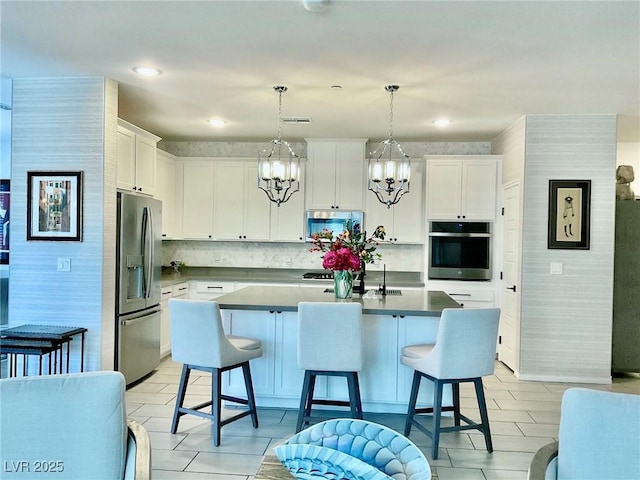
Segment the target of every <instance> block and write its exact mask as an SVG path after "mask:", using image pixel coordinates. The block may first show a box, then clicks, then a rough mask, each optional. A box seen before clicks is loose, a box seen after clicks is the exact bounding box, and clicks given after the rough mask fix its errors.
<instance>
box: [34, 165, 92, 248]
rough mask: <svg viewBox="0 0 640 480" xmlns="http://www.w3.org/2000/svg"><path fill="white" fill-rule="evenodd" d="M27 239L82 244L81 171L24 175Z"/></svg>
mask: <svg viewBox="0 0 640 480" xmlns="http://www.w3.org/2000/svg"><path fill="white" fill-rule="evenodd" d="M27 240H62V241H72V242H80V241H82V172H27Z"/></svg>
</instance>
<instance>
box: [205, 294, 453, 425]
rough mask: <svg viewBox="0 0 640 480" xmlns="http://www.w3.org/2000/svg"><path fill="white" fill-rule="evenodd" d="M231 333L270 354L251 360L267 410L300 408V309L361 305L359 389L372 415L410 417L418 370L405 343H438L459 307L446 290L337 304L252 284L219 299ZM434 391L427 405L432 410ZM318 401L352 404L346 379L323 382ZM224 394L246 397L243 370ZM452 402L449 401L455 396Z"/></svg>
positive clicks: (424, 398) (426, 392) (426, 394)
mask: <svg viewBox="0 0 640 480" xmlns="http://www.w3.org/2000/svg"><path fill="white" fill-rule="evenodd" d="M216 301H217V302H218V304H219V305H220V308H221V310H222V317H223V322H224V326H225V331H226V332H227V333H228V334H232V335H241V336H247V337H253V338H258V339H260V340H261V341H262V344H263V350H264V354H263V356H262V357H261V358H258V359H255V360H252V361H251V370H252V376H253V386H254V391H255V396H256V402H257V404H258V406H261V407H280V408H298V404H299V401H300V395H301V392H302V380H303V377H304V372H303V371H302V370H299V369H298V365H297V306H298V303H299V302H301V301H311V302H321V301H325V302H334V301H337V302H345V301H351V302H359V303H361V304H362V307H363V354H364V367H363V370H362V372H360V390H361V394H362V403H363V408H364V410H365V412H390V413H404V412H405V411H406V406H407V401H408V399H409V393H410V390H411V380H412V374H413V372H412V370H411V369H409V368H407V367H405V366H404V365H401V364H400V361H399V358H400V352H401V350H402V347H404V346H405V345H412V344H417V343H433V342H434V341H435V339H436V333H437V330H438V322H439V318H440V313H441V312H442V310H443V309H444V308H459V307H460V305H459V304H458V303H457V302H455V301H454V300H453V299H451V298H450V297H449V296H448V295H447V294H445V293H444V292H437V291H428V290H424V289H421V290H407V291H403V292H402V293H401V295H387V296H386V297H382V296H376V297H374V298H363V297H361V296H359V295H354V297H353V298H352V299H350V300H336V299H335V298H334V296H333V293H325V288H324V287H275V286H251V287H246V288H243V289H241V290H238V291H236V292H233V293H229V294H226V295H223V296H221V297H219V298H217V299H216ZM429 387H430V386H429V385H424V386H423V387H422V388H421V392H420V393H421V402H423V404H426V405H429V404H431V397H432V390H431V388H429ZM315 390H316V397H317V398H332V399H347V398H348V393H347V386H346V382H345V381H344V379H343V378H332V377H329V378H319V379H318V382H317V384H316V389H315ZM225 391H226V392H227V393H229V394H232V395H244V394H245V391H244V380H243V378H242V375H241V373H240V372H237V373H236V372H231V374H230V375H228V376H227V377H226V378H225ZM447 397H448V395H447V396H445V402H448V401H449V398H447Z"/></svg>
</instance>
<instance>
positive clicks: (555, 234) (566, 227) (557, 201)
mask: <svg viewBox="0 0 640 480" xmlns="http://www.w3.org/2000/svg"><path fill="white" fill-rule="evenodd" d="M590 221H591V180H549V223H548V237H547V248H549V249H569V250H576V249H577V250H589V237H590V231H591V225H590Z"/></svg>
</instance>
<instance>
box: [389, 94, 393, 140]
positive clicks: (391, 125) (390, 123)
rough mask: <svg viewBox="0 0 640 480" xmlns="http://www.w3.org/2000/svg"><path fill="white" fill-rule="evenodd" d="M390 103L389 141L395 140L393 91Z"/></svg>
mask: <svg viewBox="0 0 640 480" xmlns="http://www.w3.org/2000/svg"><path fill="white" fill-rule="evenodd" d="M390 96H391V100H390V101H389V140H392V139H393V91H391V94H390Z"/></svg>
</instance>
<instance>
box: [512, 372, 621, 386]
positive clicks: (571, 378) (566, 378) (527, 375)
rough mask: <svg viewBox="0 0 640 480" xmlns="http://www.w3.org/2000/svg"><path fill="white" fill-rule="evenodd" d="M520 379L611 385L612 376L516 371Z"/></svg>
mask: <svg viewBox="0 0 640 480" xmlns="http://www.w3.org/2000/svg"><path fill="white" fill-rule="evenodd" d="M515 375H516V378H517V379H518V380H523V381H530V382H549V383H593V384H598V385H610V384H611V376H607V377H574V376H565V375H537V374H530V373H520V372H518V373H516V374H515Z"/></svg>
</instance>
